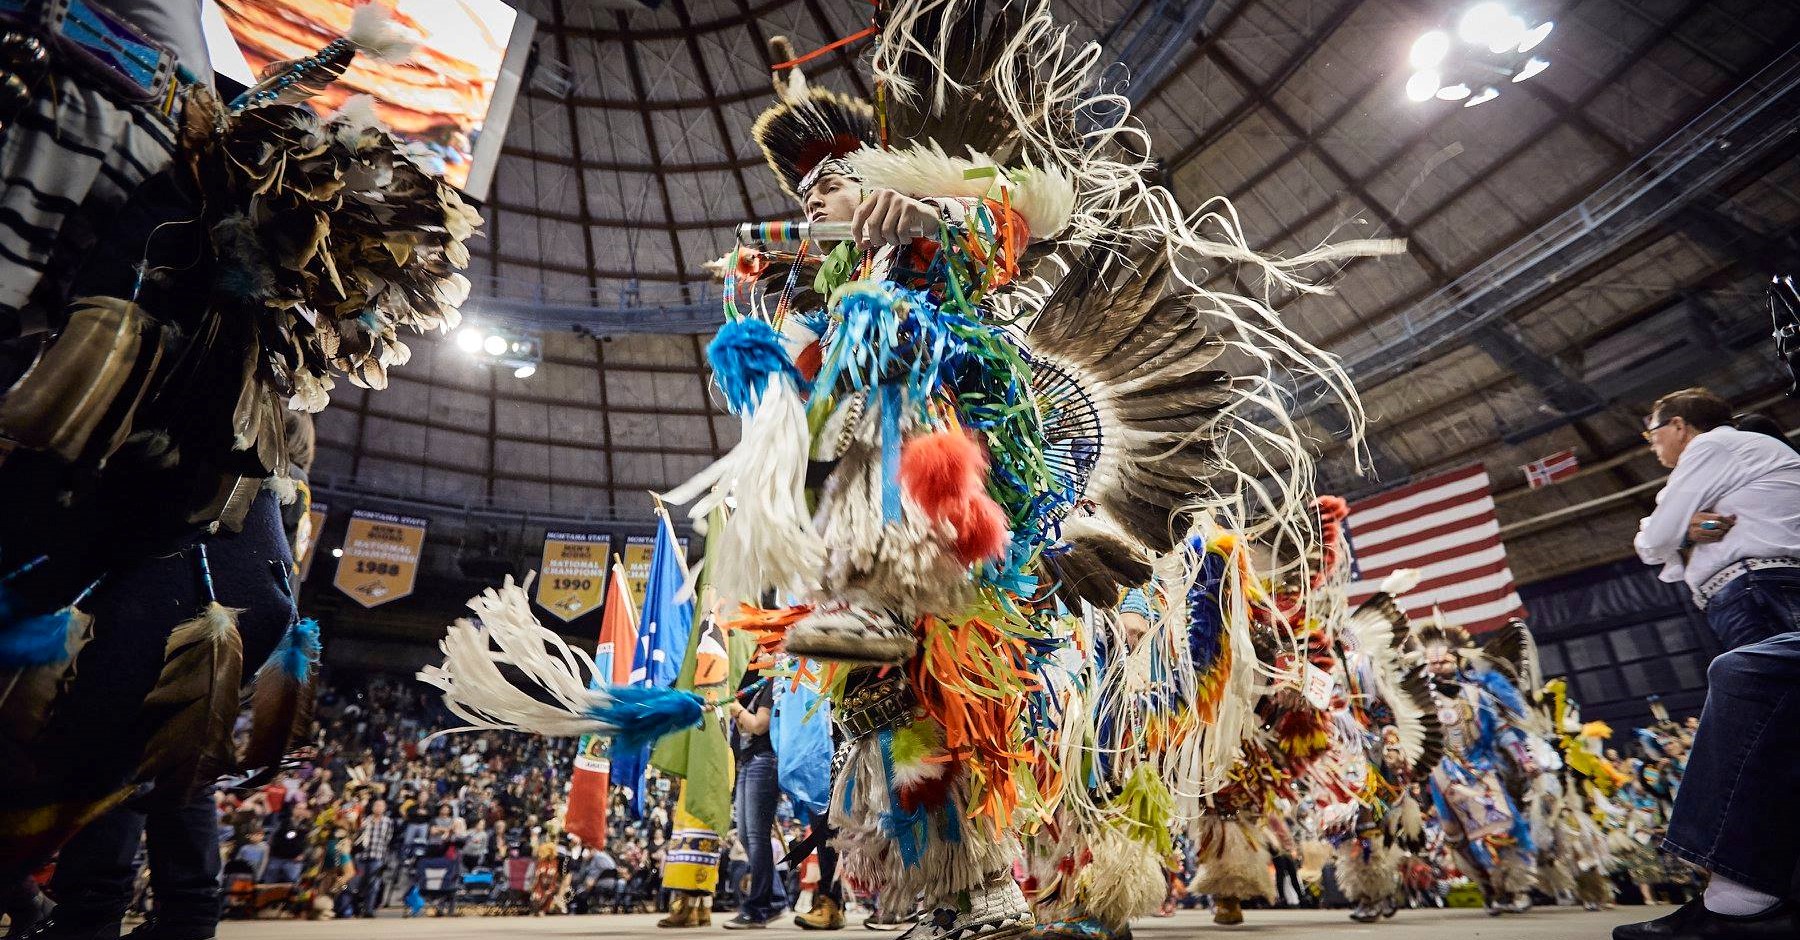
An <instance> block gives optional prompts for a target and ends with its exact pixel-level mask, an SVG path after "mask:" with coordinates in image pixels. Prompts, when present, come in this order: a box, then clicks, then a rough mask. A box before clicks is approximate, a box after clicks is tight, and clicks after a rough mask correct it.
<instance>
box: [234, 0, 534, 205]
mask: <svg viewBox="0 0 1800 940" xmlns="http://www.w3.org/2000/svg"><path fill="white" fill-rule="evenodd" d="M217 2H218V5H219V8H220V10H221V11H222V12H223V13H224V16H225V23H226V25H227V26H228V27H229V28H230V30H231V34H232V38H233V39H234V40H235V41H236V43H237V45H238V47H239V49H241V50H242V51H243V54H244V58H245V59H246V60H247V61H248V63H249V65H250V68H251V70H252V71H253V72H255V73H256V74H257V75H259V76H260V75H261V74H262V71H263V69H265V68H267V67H268V66H269V65H270V64H271V63H274V62H281V61H285V60H288V59H295V58H299V57H301V56H306V55H310V54H312V53H313V52H315V51H316V50H318V49H319V48H320V47H321V46H324V45H325V44H327V43H329V42H331V41H332V40H334V39H337V38H339V37H341V36H343V35H344V34H345V33H346V32H348V31H349V29H350V18H351V13H352V10H353V9H354V8H355V7H357V6H360V5H362V3H361V2H356V3H352V2H350V0H217ZM376 2H379V3H381V4H382V5H383V6H385V7H387V8H388V9H389V11H390V12H391V13H392V14H393V19H394V21H395V23H397V24H398V25H400V26H402V27H404V28H405V29H407V30H410V31H411V32H412V33H413V34H414V36H416V37H418V39H419V46H418V48H417V49H416V50H415V51H414V52H413V53H412V55H411V56H409V57H407V59H406V60H405V61H403V62H395V63H390V62H381V61H377V60H375V59H373V58H372V57H370V56H367V55H362V56H358V57H357V58H356V61H355V62H354V63H353V64H352V65H351V66H350V68H349V70H348V71H346V72H345V73H344V75H343V77H342V78H341V79H339V80H338V81H337V82H334V83H333V84H332V85H331V86H330V87H329V88H328V89H326V90H325V92H324V93H323V94H321V95H319V96H318V97H316V98H314V99H312V104H313V106H314V107H316V108H317V109H318V110H319V111H320V112H321V113H324V114H329V113H331V112H333V111H335V110H337V109H338V108H339V107H341V106H342V105H343V103H344V101H345V100H346V99H348V98H350V97H351V96H353V95H370V96H372V97H373V98H374V99H375V113H376V114H377V115H378V116H379V117H380V118H381V119H382V120H383V121H384V122H386V123H387V125H388V126H389V127H390V128H392V129H393V130H394V131H395V132H396V133H397V134H398V135H399V136H401V137H403V138H404V139H406V140H408V141H411V142H416V143H417V144H420V145H422V146H423V147H424V148H425V149H427V150H429V151H430V154H431V161H432V163H434V164H435V165H436V166H437V167H439V168H441V169H442V171H443V175H444V178H445V179H446V180H447V181H448V182H450V183H451V184H452V185H455V186H458V187H463V188H467V184H468V180H469V173H470V169H471V167H472V165H473V164H474V160H475V152H476V150H475V144H476V140H477V139H478V138H479V136H480V135H481V132H482V128H483V126H484V125H485V124H486V123H487V121H488V111H489V108H490V107H491V106H492V105H493V104H494V97H495V90H496V87H497V85H498V83H499V81H500V75H501V65H502V63H503V62H504V61H505V59H506V51H507V43H508V40H509V39H510V37H511V36H512V33H513V27H514V24H515V22H516V21H517V19H518V13H517V12H516V11H515V10H514V9H513V8H512V7H510V6H508V5H507V4H505V3H503V2H500V0H376Z"/></svg>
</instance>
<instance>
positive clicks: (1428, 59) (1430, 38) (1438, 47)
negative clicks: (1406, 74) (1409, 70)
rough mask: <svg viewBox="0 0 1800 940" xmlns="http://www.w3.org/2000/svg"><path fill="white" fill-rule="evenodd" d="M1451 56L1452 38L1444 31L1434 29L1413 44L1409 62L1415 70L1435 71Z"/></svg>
mask: <svg viewBox="0 0 1800 940" xmlns="http://www.w3.org/2000/svg"><path fill="white" fill-rule="evenodd" d="M1449 54H1450V36H1449V34H1448V33H1445V32H1444V31H1443V30H1438V29H1434V30H1432V31H1431V32H1429V33H1426V34H1425V35H1423V36H1420V37H1419V38H1418V39H1417V40H1416V41H1414V42H1413V46H1412V52H1411V54H1409V55H1408V56H1407V61H1409V62H1411V63H1412V67H1413V68H1415V69H1435V68H1437V67H1438V66H1439V65H1440V64H1442V63H1443V61H1444V56H1446V55H1449Z"/></svg>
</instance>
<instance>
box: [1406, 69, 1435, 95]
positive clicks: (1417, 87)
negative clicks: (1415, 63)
mask: <svg viewBox="0 0 1800 940" xmlns="http://www.w3.org/2000/svg"><path fill="white" fill-rule="evenodd" d="M1437 90H1438V73H1436V72H1433V71H1429V70H1427V71H1424V72H1415V73H1413V77H1412V78H1409V79H1407V80H1406V97H1408V98H1411V99H1412V100H1414V101H1430V100H1431V96H1432V95H1435V94H1437Z"/></svg>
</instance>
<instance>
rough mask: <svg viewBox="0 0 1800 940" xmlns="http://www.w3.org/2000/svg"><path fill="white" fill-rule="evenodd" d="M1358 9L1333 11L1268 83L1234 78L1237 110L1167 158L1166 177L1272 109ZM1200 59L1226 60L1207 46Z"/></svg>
mask: <svg viewBox="0 0 1800 940" xmlns="http://www.w3.org/2000/svg"><path fill="white" fill-rule="evenodd" d="M1243 6H1245V7H1247V6H1249V4H1248V3H1246V4H1243ZM1361 6H1362V0H1350V2H1349V3H1344V4H1341V5H1339V6H1338V7H1336V8H1335V9H1333V10H1332V13H1331V16H1329V17H1327V18H1326V20H1325V22H1324V24H1322V25H1321V26H1320V28H1319V30H1318V32H1316V33H1314V34H1313V35H1312V36H1310V37H1309V38H1308V39H1307V40H1306V42H1304V43H1302V44H1301V46H1300V48H1299V49H1296V50H1294V54H1293V55H1290V56H1288V57H1287V59H1286V60H1284V61H1283V62H1282V63H1281V65H1280V66H1279V67H1277V68H1276V69H1275V72H1274V73H1273V74H1272V75H1270V76H1269V78H1268V80H1267V81H1264V82H1262V83H1260V84H1259V83H1257V82H1255V81H1252V80H1250V79H1249V78H1247V77H1245V78H1244V79H1243V80H1241V81H1240V80H1239V79H1238V78H1236V77H1234V78H1233V81H1237V82H1238V85H1239V86H1240V87H1242V88H1243V89H1244V90H1245V96H1244V100H1242V101H1240V102H1238V103H1237V106H1236V107H1233V108H1232V109H1231V111H1229V112H1228V113H1226V114H1225V116H1224V117H1222V118H1220V119H1219V120H1218V121H1217V122H1215V123H1214V124H1213V125H1212V126H1211V127H1208V128H1207V129H1206V133H1204V134H1201V135H1200V136H1198V137H1196V138H1194V140H1193V141H1192V142H1190V143H1189V144H1188V145H1187V146H1185V147H1183V148H1181V149H1180V150H1178V151H1176V152H1175V155H1174V156H1172V157H1170V158H1169V160H1168V171H1167V172H1168V173H1169V176H1170V177H1171V178H1173V177H1174V174H1175V172H1176V171H1177V170H1179V169H1181V168H1182V167H1184V166H1187V165H1188V164H1189V163H1192V162H1193V161H1194V160H1195V159H1196V158H1197V157H1199V156H1200V154H1201V153H1203V152H1205V151H1206V149H1207V148H1208V147H1211V146H1212V145H1213V144H1216V143H1218V142H1219V141H1220V140H1223V139H1224V137H1225V135H1226V134H1228V133H1230V132H1231V131H1232V130H1233V129H1235V128H1236V127H1237V126H1238V125H1239V124H1241V123H1243V121H1244V119H1245V118H1247V117H1249V116H1250V113H1251V112H1252V111H1255V110H1256V109H1257V108H1258V107H1261V106H1265V105H1266V106H1271V107H1272V106H1273V105H1274V101H1275V92H1277V91H1280V90H1281V88H1282V86H1283V85H1286V84H1287V82H1288V79H1290V78H1293V77H1294V73H1295V72H1298V71H1299V70H1300V68H1301V67H1302V66H1304V65H1305V64H1306V63H1307V61H1308V60H1310V59H1311V58H1312V57H1313V56H1314V55H1315V54H1316V53H1317V52H1318V51H1319V49H1320V48H1322V47H1323V46H1324V45H1325V44H1326V43H1327V42H1330V41H1331V37H1333V36H1335V35H1337V31H1338V30H1339V29H1340V28H1342V27H1343V25H1344V24H1345V23H1346V22H1348V21H1349V20H1350V17H1351V16H1352V15H1353V14H1355V13H1356V11H1357V10H1358V9H1359V8H1361ZM1200 56H1201V57H1203V58H1204V57H1210V58H1211V59H1212V60H1213V61H1214V62H1215V63H1217V62H1220V61H1223V60H1224V58H1225V56H1224V52H1223V50H1219V49H1218V48H1217V46H1216V45H1210V46H1209V47H1208V48H1207V49H1204V50H1201V52H1200ZM1238 75H1243V72H1242V70H1241V69H1240V70H1238ZM1334 123H1335V122H1334Z"/></svg>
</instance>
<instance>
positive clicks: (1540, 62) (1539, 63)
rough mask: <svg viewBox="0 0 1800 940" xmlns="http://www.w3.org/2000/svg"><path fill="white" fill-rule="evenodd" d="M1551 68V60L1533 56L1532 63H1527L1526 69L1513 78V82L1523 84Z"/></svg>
mask: <svg viewBox="0 0 1800 940" xmlns="http://www.w3.org/2000/svg"><path fill="white" fill-rule="evenodd" d="M1549 67H1550V60H1549V59H1540V58H1538V57H1537V56H1532V57H1531V61H1529V62H1527V63H1525V67H1524V68H1522V69H1520V70H1519V73H1518V74H1517V75H1514V76H1513V77H1512V80H1513V81H1515V82H1522V81H1524V80H1526V79H1528V78H1530V77H1531V76H1533V75H1536V74H1537V73H1539V72H1542V71H1543V70H1545V69H1547V68H1549Z"/></svg>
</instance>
